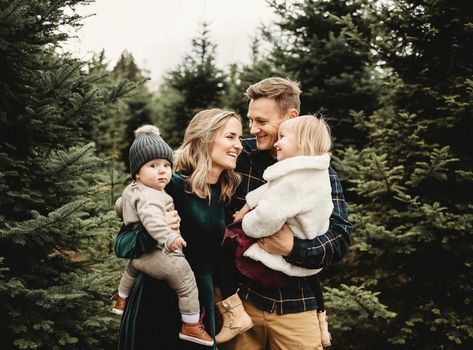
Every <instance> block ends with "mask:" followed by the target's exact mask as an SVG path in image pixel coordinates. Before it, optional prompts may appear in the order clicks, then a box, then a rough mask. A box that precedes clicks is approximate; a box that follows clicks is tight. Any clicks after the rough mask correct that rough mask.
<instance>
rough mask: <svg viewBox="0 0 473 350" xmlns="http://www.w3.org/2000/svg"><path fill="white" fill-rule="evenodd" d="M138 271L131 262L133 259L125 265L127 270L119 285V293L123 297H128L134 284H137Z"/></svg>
mask: <svg viewBox="0 0 473 350" xmlns="http://www.w3.org/2000/svg"><path fill="white" fill-rule="evenodd" d="M138 272H139V271H137V270H136V269H135V268H134V267H133V265H132V264H131V260H128V262H127V263H126V266H125V271H123V275H122V278H121V279H120V284H119V285H118V295H119V296H120V297H121V298H124V299H126V298H127V297H128V295H129V294H130V291H131V289H132V288H133V285H134V284H135V280H136V275H137V274H138Z"/></svg>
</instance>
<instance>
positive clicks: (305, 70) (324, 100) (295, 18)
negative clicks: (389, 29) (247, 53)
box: [264, 0, 379, 153]
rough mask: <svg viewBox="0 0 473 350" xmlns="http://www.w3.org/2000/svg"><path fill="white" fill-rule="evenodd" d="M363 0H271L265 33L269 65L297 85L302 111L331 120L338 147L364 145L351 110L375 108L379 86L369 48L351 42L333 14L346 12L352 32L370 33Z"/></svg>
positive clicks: (341, 14) (342, 15)
mask: <svg viewBox="0 0 473 350" xmlns="http://www.w3.org/2000/svg"><path fill="white" fill-rule="evenodd" d="M365 2H366V1H360V0H359V1H345V0H334V1H326V0H300V1H281V0H271V1H269V4H270V6H271V7H272V8H273V9H274V11H275V13H276V14H277V15H278V19H277V20H276V23H275V25H273V26H271V27H270V28H267V29H266V30H265V31H264V33H265V37H266V38H267V39H268V40H270V41H271V42H272V43H273V50H272V52H271V56H272V60H273V62H274V65H275V66H276V67H278V68H279V69H280V70H282V71H284V72H285V73H286V75H287V76H289V77H291V78H293V79H296V80H299V81H300V82H301V85H302V90H303V94H302V96H301V103H302V113H303V114H307V113H314V112H322V113H323V114H324V116H325V117H326V118H329V119H330V124H331V126H332V128H333V134H334V137H335V141H336V147H335V153H336V151H337V149H339V148H342V147H343V146H344V145H349V144H351V145H357V146H360V145H362V144H363V134H362V133H360V132H359V131H358V130H356V129H355V128H354V127H353V121H352V118H350V114H351V113H354V112H360V111H362V112H363V111H364V112H365V113H370V112H372V111H373V110H374V108H375V107H376V106H377V94H378V89H379V84H378V83H377V79H376V78H377V75H376V74H375V71H373V70H372V69H371V68H372V62H371V59H370V58H371V57H370V52H369V48H367V47H366V46H364V45H362V44H359V43H357V42H355V41H352V40H351V38H350V37H347V36H346V35H345V33H344V31H343V25H341V24H340V23H338V22H337V21H336V20H335V19H334V16H338V17H344V16H348V17H349V18H350V19H351V20H352V23H353V25H354V26H356V28H357V30H358V31H360V32H362V33H363V34H364V35H366V36H368V37H369V36H370V35H371V30H370V25H371V23H370V20H369V18H367V17H366V16H365V15H364V13H365V12H364V11H363V9H364V7H365Z"/></svg>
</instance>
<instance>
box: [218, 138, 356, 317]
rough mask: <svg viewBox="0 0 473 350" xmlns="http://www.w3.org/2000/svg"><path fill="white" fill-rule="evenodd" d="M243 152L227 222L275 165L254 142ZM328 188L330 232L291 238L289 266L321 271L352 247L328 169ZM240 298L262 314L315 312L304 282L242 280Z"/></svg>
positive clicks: (338, 192) (341, 201) (340, 196)
mask: <svg viewBox="0 0 473 350" xmlns="http://www.w3.org/2000/svg"><path fill="white" fill-rule="evenodd" d="M242 143H243V148H244V149H243V152H242V153H241V155H240V156H239V157H238V163H237V168H236V170H237V171H238V172H239V173H240V175H241V177H242V182H241V184H240V186H239V187H238V188H237V191H236V192H235V194H234V196H233V199H232V202H231V203H230V205H229V208H228V211H227V222H230V221H231V220H232V215H233V213H235V212H236V211H237V210H239V209H241V207H242V206H243V205H244V204H245V202H246V201H245V196H246V194H247V193H248V192H250V191H252V190H254V189H255V188H258V187H259V186H261V185H262V184H264V183H265V182H266V181H264V179H263V173H264V171H265V170H266V168H267V167H268V166H270V165H273V164H274V163H276V160H275V159H273V158H272V157H271V155H270V153H269V152H268V151H258V150H257V148H256V140H255V139H254V138H251V139H245V140H243V141H242ZM329 174H330V185H331V186H332V202H333V205H334V209H333V213H332V215H331V217H330V228H329V230H328V231H327V232H326V233H325V234H324V235H322V236H317V237H316V238H314V239H312V240H304V239H299V238H297V237H294V247H293V249H292V252H291V254H290V255H289V256H287V257H286V260H287V261H288V262H290V263H291V264H295V265H298V266H303V267H306V268H322V267H325V266H327V265H329V264H330V263H332V262H335V261H338V260H340V259H341V258H342V257H343V256H344V255H345V254H346V252H347V251H348V249H349V248H350V245H351V231H352V226H351V224H350V223H349V222H348V215H347V210H346V205H345V198H344V196H343V189H342V186H341V184H340V180H339V179H338V176H337V174H336V172H335V170H334V169H333V168H332V167H330V168H329ZM239 294H240V297H241V298H242V299H245V300H248V301H250V302H251V303H253V304H254V305H255V306H256V307H258V308H259V309H261V310H264V311H268V312H277V313H278V314H288V313H296V312H304V311H309V310H315V309H316V307H317V304H316V301H315V298H314V295H313V293H312V290H311V289H310V287H309V284H308V282H307V280H306V279H305V278H301V279H300V280H299V282H298V283H297V284H296V285H294V286H291V287H288V288H283V289H279V288H263V287H261V286H259V285H258V284H257V283H256V282H254V281H250V280H247V279H245V278H243V277H242V280H241V283H240V292H239Z"/></svg>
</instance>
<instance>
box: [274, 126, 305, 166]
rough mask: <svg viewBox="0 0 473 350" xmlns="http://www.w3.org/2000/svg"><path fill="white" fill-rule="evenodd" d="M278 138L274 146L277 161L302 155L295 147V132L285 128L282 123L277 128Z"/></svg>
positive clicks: (296, 146)
mask: <svg viewBox="0 0 473 350" xmlns="http://www.w3.org/2000/svg"><path fill="white" fill-rule="evenodd" d="M278 137H279V138H278V141H277V142H276V143H275V144H274V147H275V148H276V156H277V159H278V161H280V160H283V159H287V158H291V157H295V156H300V155H302V154H301V151H300V149H299V147H298V145H297V135H296V133H295V131H294V130H292V129H291V128H289V127H286V126H285V124H284V123H283V124H282V125H281V126H280V127H279V132H278Z"/></svg>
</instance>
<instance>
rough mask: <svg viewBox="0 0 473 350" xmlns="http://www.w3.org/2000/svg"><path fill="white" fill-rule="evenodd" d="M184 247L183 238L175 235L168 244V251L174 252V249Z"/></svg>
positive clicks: (185, 243)
mask: <svg viewBox="0 0 473 350" xmlns="http://www.w3.org/2000/svg"><path fill="white" fill-rule="evenodd" d="M184 247H187V242H186V241H185V240H184V238H182V237H177V238H176V239H175V240H174V241H172V243H171V245H170V246H169V251H171V252H174V251H175V250H176V249H182V248H184Z"/></svg>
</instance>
